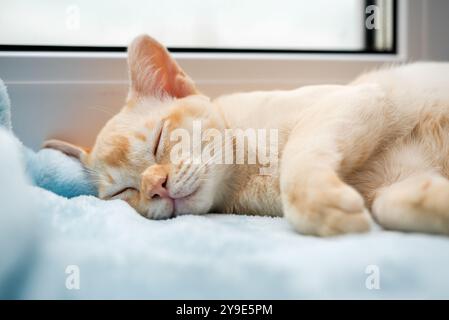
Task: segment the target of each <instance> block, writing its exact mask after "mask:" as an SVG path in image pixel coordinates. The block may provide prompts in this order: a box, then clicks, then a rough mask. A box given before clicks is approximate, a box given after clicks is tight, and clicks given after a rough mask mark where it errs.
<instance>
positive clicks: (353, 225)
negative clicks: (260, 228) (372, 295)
mask: <svg viewBox="0 0 449 320" xmlns="http://www.w3.org/2000/svg"><path fill="white" fill-rule="evenodd" d="M152 41H155V40H153V39H151V38H145V36H143V37H140V38H138V39H137V40H136V41H135V42H134V44H133V46H132V47H131V48H134V49H133V50H130V52H129V55H130V61H134V62H133V63H135V65H134V66H131V67H130V70H131V79H133V82H132V84H131V88H130V96H129V100H128V103H127V106H125V107H124V108H123V110H122V111H121V112H120V113H119V114H118V115H116V116H115V117H114V118H113V119H111V121H110V122H109V123H108V124H107V125H106V126H105V128H104V129H103V130H102V132H101V133H100V135H99V136H98V138H97V142H96V144H95V146H94V148H93V150H92V152H90V153H89V154H87V155H86V156H85V159H86V160H85V161H84V163H85V165H86V167H87V168H89V169H90V170H91V171H92V172H94V174H95V176H96V177H97V180H98V184H99V190H100V196H101V197H103V198H106V199H107V198H109V195H111V193H112V194H113V193H114V191H115V192H117V191H118V190H119V189H121V188H128V187H129V188H131V189H129V190H127V191H125V192H124V193H122V194H119V195H118V196H117V197H118V198H121V199H124V200H126V201H128V202H129V203H130V205H132V206H133V207H135V208H136V210H137V211H139V212H140V213H141V214H143V215H145V216H147V217H149V218H167V217H171V216H173V215H179V214H185V213H193V214H202V213H207V212H232V213H251V214H261V215H266V214H268V215H284V216H285V217H286V219H287V220H288V221H290V222H291V224H292V226H293V227H294V228H295V229H296V230H297V231H298V232H301V233H304V234H312V235H319V236H331V235H337V234H343V233H350V232H365V231H368V230H369V229H370V226H371V215H370V212H372V214H373V215H372V216H373V217H374V219H375V220H376V221H377V222H379V223H380V224H381V225H382V226H383V227H385V228H390V229H397V230H404V231H420V232H430V233H446V234H448V233H449V180H448V178H449V165H448V164H449V64H447V63H415V64H410V65H404V66H398V67H393V68H387V69H384V70H380V71H375V72H372V73H368V74H365V75H362V76H361V77H359V78H358V79H356V80H355V81H354V82H352V83H350V84H348V85H344V86H336V85H323V86H309V87H303V88H299V89H297V90H291V91H269V92H250V93H236V94H231V95H225V96H222V97H219V98H217V99H215V100H213V101H210V100H209V99H207V98H206V97H204V96H202V95H199V94H198V93H197V91H196V89H194V88H193V86H192V85H191V82H190V80H188V81H189V82H188V84H189V85H188V86H185V85H182V86H181V87H182V88H181V89H179V90H178V89H177V87H176V86H174V85H173V86H170V83H169V82H168V83H164V86H166V87H167V86H168V87H170V90H172V91H173V92H175V93H174V95H176V97H170V95H168V96H167V95H166V94H163V95H162V96H163V97H162V98H161V92H160V90H161V88H160V87H158V88H157V90H156V89H154V88H153V89H152V90H149V91H148V92H145V91H144V88H146V86H145V84H146V83H150V84H151V87H157V86H156V85H155V84H154V81H153V80H152V79H148V77H151V74H148V73H145V74H143V73H142V72H145V70H156V74H157V76H158V77H159V78H163V79H166V81H170V80H169V79H170V78H173V79H187V78H186V77H187V76H186V75H185V74H184V73H183V72H182V70H180V68H179V66H177V65H175V64H174V63H175V62H174V61H173V60H172V59H171V58H170V57H169V55H168V52H165V51H158V52H156V53H153V56H157V57H158V61H159V62H158V61H154V59H152V57H151V56H150V57H148V56H145V57H144V58H142V57H141V56H142V52H146V50H144V49H145V48H142V47H141V46H145V45H146V44H145V43H150V44H151V43H152ZM158 47H159V46H155V45H154V44H153V45H151V46H149V47H147V48H146V49H151V48H153V49H152V50H159V49H157V48H158ZM154 48H156V49H154ZM162 48H163V47H162ZM136 52H137V53H136ZM139 56H140V57H141V58H140V60H139ZM160 61H164V62H163V63H164V64H169V65H168V66H167V65H164V66H163V67H161V66H160V65H158V63H161V62H160ZM172 63H173V64H174V66H175V67H173V68H171V67H170V64H172ZM136 66H137V67H136ZM165 69H167V70H172V72H173V70H175V71H176V72H178V74H177V73H174V74H171V75H169V76H167V77H165V75H164V73H163V72H164V70H165ZM133 73H135V74H133ZM139 79H140V80H139ZM167 79H168V80H167ZM183 81H184V80H183ZM136 82H137V83H136ZM178 85H179V84H178ZM186 88H187V89H186ZM176 90H178V91H176ZM186 92H187V94H186ZM189 92H190V93H189ZM165 93H166V92H165ZM158 97H159V98H158ZM161 119H166V120H167V121H168V123H169V126H171V127H169V128H168V129H167V130H171V129H173V128H179V127H182V128H187V129H189V130H190V129H191V123H192V121H193V120H195V119H200V120H202V121H203V122H204V123H205V124H206V127H209V128H217V129H219V130H224V129H225V128H241V129H246V128H267V129H269V128H276V129H279V132H280V137H279V150H280V167H279V170H278V172H275V174H274V175H271V176H262V175H260V174H259V166H258V165H257V164H255V165H203V166H195V165H192V164H191V163H188V162H186V163H181V164H178V165H174V164H171V163H170V162H169V160H168V158H167V156H166V154H167V152H166V151H167V150H170V147H171V146H170V144H169V142H167V141H166V140H164V139H165V138H162V140H163V142H164V148H165V149H164V150H165V151H161V155H159V156H151V155H149V154H150V153H151V152H150V146H151V143H152V142H151V141H153V140H154V130H155V128H156V127H157V123H158V122H159V121H160V120H161ZM136 132H137V134H136ZM158 153H159V151H158ZM164 154H165V155H164ZM156 166H157V171H156ZM155 175H156V176H158V181H159V180H160V179H159V175H162V176H165V175H168V176H167V189H168V190H169V193H171V194H172V195H174V197H175V195H176V194H180V195H182V197H180V198H179V199H177V202H176V201H174V202H173V201H169V200H166V199H154V198H151V197H148V196H147V195H148V194H149V193H150V194H151V188H152V187H153V184H154V183H153V182H152V181H153V180H154V178H152V177H154V176H155ZM159 183H160V182H159Z"/></svg>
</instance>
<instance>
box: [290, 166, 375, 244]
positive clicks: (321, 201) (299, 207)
mask: <svg viewBox="0 0 449 320" xmlns="http://www.w3.org/2000/svg"><path fill="white" fill-rule="evenodd" d="M282 197H283V208H284V216H285V217H286V218H287V220H289V221H290V223H292V225H293V226H294V227H295V229H296V230H297V231H298V232H300V233H302V234H310V235H317V236H335V235H339V234H345V233H361V232H367V231H369V230H370V226H371V225H372V219H371V216H370V214H369V212H368V210H367V209H366V208H365V205H364V200H363V198H362V196H361V195H360V194H359V193H358V192H357V191H356V190H355V189H354V188H352V187H351V186H349V185H347V184H345V183H344V182H342V181H341V180H340V179H339V178H338V177H337V175H336V174H328V175H325V176H323V175H321V174H320V175H319V176H317V177H316V178H313V179H311V180H309V183H307V184H300V183H298V184H293V185H292V186H291V187H290V188H286V189H285V190H283V194H282Z"/></svg>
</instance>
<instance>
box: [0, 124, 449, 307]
mask: <svg viewBox="0 0 449 320" xmlns="http://www.w3.org/2000/svg"><path fill="white" fill-rule="evenodd" d="M20 148H21V146H20V144H19V143H18V141H17V140H16V139H14V137H13V136H12V135H11V134H10V133H9V132H7V131H5V130H4V129H0V197H1V198H0V257H1V259H0V298H25V299H26V298H38V299H47V298H62V299H78V298H80V299H81V298H82V299H90V298H139V299H140V298H142V299H144V298H189V299H196V298H203V299H205V298H209V299H215V298H224V299H229V298H234V299H238V298H253V299H256V298H264V299H265V298H266V299H270V298H272V299H278V298H285V299H292V298H361V299H377V298H449V239H448V238H447V237H441V236H430V235H421V234H403V233H399V232H387V231H377V232H373V233H370V234H365V235H348V236H342V237H338V238H332V239H320V238H314V237H307V236H301V235H298V234H296V233H295V232H293V230H292V229H291V228H290V227H289V225H288V224H287V223H286V221H285V220H283V219H281V218H270V217H253V216H236V215H224V214H221V215H205V216H182V217H178V218H175V219H170V220H165V221H153V220H147V219H145V218H143V217H141V216H139V215H138V214H137V213H136V212H135V211H134V210H133V209H132V208H131V207H130V206H129V205H128V204H127V203H126V202H124V201H121V200H114V201H102V200H100V199H98V198H95V197H93V196H79V197H76V198H72V199H67V198H64V197H60V196H58V195H56V194H54V193H52V192H49V191H47V190H45V189H42V188H38V187H35V186H31V185H30V184H29V181H28V180H27V176H26V174H25V169H24V166H23V164H22V163H21V152H20ZM78 272H79V273H78ZM77 275H79V289H76V288H78V287H77V281H76V280H74V278H73V276H77ZM377 275H378V277H379V278H378V280H379V281H378V282H377V280H376V279H375V277H376V276H377ZM373 277H374V278H373ZM377 284H378V285H379V286H377ZM70 288H72V289H70ZM74 288H75V289H74ZM376 288H378V289H376Z"/></svg>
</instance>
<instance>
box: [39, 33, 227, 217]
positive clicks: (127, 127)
mask: <svg viewBox="0 0 449 320" xmlns="http://www.w3.org/2000/svg"><path fill="white" fill-rule="evenodd" d="M128 67H129V75H130V83H131V84H130V89H129V94H128V98H127V101H126V105H125V106H124V107H123V109H122V110H121V111H120V112H119V113H118V114H117V115H115V116H114V117H113V118H112V119H110V120H109V121H108V122H107V124H106V125H105V126H104V127H103V129H102V130H101V132H100V133H99V134H98V136H97V139H96V142H95V145H94V146H93V148H92V149H91V150H86V149H83V148H80V147H78V146H75V145H72V144H69V143H67V142H62V141H59V140H49V141H47V142H46V143H45V144H44V146H45V147H50V148H54V149H58V150H61V151H63V152H65V153H66V154H69V155H71V156H74V157H76V158H78V159H79V160H80V161H81V162H82V163H83V165H84V166H85V168H86V169H88V171H89V172H90V173H91V175H92V177H93V179H95V183H96V184H97V186H98V193H99V196H100V198H102V199H123V200H125V201H127V202H128V203H129V204H130V205H131V206H132V207H134V208H135V209H136V210H137V211H138V212H139V213H140V214H142V215H143V216H145V217H148V218H154V219H163V218H169V217H172V216H174V215H180V214H187V213H192V214H201V213H206V212H208V211H209V210H210V209H211V206H212V205H213V195H214V194H216V189H217V188H218V186H219V184H220V179H221V176H222V175H223V171H222V168H220V167H219V166H217V165H213V164H211V163H196V164H195V163H193V162H192V157H191V155H179V153H177V152H173V151H174V150H173V149H174V148H175V145H177V147H179V141H172V139H171V138H170V137H172V135H171V133H173V131H174V130H176V129H183V130H184V132H186V133H189V134H190V135H191V136H192V135H193V133H192V130H193V126H194V125H193V124H194V122H196V123H198V121H201V125H202V128H203V129H207V128H217V129H218V130H222V129H224V124H223V120H222V118H221V117H220V116H219V115H218V113H217V112H216V111H215V110H214V108H213V107H212V104H211V102H210V100H209V98H207V97H205V96H204V95H201V94H200V93H199V92H198V90H197V89H196V87H195V85H194V83H193V81H192V80H191V79H190V78H189V77H188V76H187V75H186V74H185V73H184V72H183V70H182V69H181V68H180V67H179V65H178V64H177V63H176V61H175V60H174V59H173V58H172V57H171V56H170V54H169V52H168V51H167V49H166V48H165V47H164V46H162V45H161V44H160V43H158V42H157V41H156V40H154V39H152V38H150V37H148V36H140V37H138V38H136V39H135V40H134V41H133V42H132V43H131V45H130V46H129V48H128ZM178 131H179V130H178ZM174 155H175V156H176V158H177V159H173V156H174Z"/></svg>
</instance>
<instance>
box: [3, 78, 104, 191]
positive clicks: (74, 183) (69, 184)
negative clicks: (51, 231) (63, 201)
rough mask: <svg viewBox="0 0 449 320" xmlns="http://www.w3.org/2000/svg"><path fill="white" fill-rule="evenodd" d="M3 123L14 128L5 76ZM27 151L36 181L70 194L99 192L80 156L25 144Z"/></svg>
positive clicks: (25, 150) (34, 182)
mask: <svg viewBox="0 0 449 320" xmlns="http://www.w3.org/2000/svg"><path fill="white" fill-rule="evenodd" d="M0 127H4V128H6V129H7V130H9V131H11V132H12V124H11V103H10V100H9V97H8V93H7V91H6V87H5V85H4V84H3V81H2V80H1V79H0ZM23 154H24V158H25V162H26V170H27V173H28V176H29V177H30V180H31V182H32V183H33V184H34V185H36V186H38V187H42V188H45V189H47V190H50V191H53V192H54V193H56V194H58V195H61V196H64V197H67V198H72V197H76V196H79V195H96V194H97V191H96V188H95V186H94V185H93V184H92V183H91V182H90V181H89V178H88V175H87V174H86V172H85V171H84V170H83V167H82V165H81V163H80V162H79V161H78V160H76V159H73V158H71V157H69V156H67V155H65V154H63V153H61V152H59V151H56V150H51V149H43V150H40V151H39V152H34V151H32V150H30V149H29V148H27V147H25V146H23ZM0 156H1V155H0Z"/></svg>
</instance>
